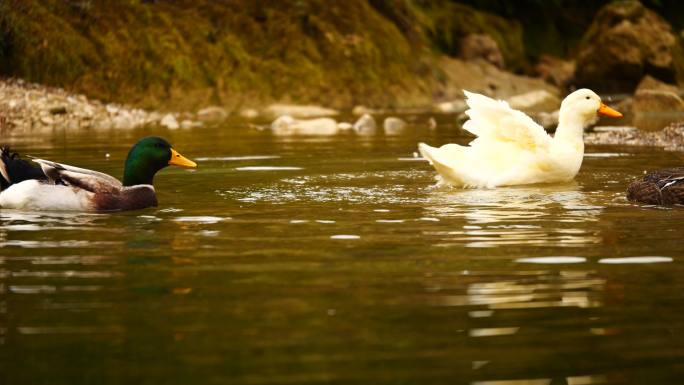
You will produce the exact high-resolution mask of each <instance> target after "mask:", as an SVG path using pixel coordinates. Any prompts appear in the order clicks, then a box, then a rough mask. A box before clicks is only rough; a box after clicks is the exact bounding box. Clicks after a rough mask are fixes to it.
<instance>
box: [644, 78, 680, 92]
mask: <svg viewBox="0 0 684 385" xmlns="http://www.w3.org/2000/svg"><path fill="white" fill-rule="evenodd" d="M644 90H655V91H669V92H672V93H676V94H679V93H680V91H679V88H677V87H676V86H673V85H671V84H667V83H664V82H661V81H660V80H658V79H656V78H654V77H652V76H650V75H646V76H644V77H643V79H641V81H640V82H639V85H638V86H637V88H636V92H639V91H644Z"/></svg>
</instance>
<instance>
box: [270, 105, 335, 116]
mask: <svg viewBox="0 0 684 385" xmlns="http://www.w3.org/2000/svg"><path fill="white" fill-rule="evenodd" d="M266 113H267V114H269V115H271V116H283V115H289V116H292V117H294V118H318V117H323V116H335V115H338V114H339V112H338V111H337V110H333V109H330V108H325V107H321V106H313V105H308V106H300V105H292V104H272V105H270V106H268V107H267V108H266Z"/></svg>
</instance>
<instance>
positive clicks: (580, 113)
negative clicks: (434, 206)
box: [418, 89, 622, 188]
mask: <svg viewBox="0 0 684 385" xmlns="http://www.w3.org/2000/svg"><path fill="white" fill-rule="evenodd" d="M464 93H465V95H466V103H467V104H468V107H469V109H468V110H467V111H466V115H468V117H469V118H470V120H468V121H467V122H466V123H465V124H464V125H463V128H464V129H466V130H467V131H469V132H471V133H472V134H475V135H476V136H477V138H476V139H475V140H473V141H472V142H470V144H469V145H468V146H460V145H457V144H447V145H444V146H442V147H440V148H435V147H431V146H428V145H427V144H425V143H420V144H419V145H418V149H419V151H420V153H421V154H422V155H423V157H424V158H426V159H427V160H428V161H429V162H430V163H431V164H432V165H433V166H434V167H435V169H436V170H437V172H438V173H439V175H440V176H441V180H442V181H443V182H444V183H446V184H450V185H454V186H458V187H487V188H492V187H497V186H510V185H521V184H532V183H553V182H564V181H569V180H572V179H573V178H574V177H575V175H576V174H577V172H578V171H579V169H580V166H581V164H582V158H583V156H584V140H583V134H584V127H585V126H586V125H588V124H589V123H590V122H591V121H593V120H594V119H595V118H596V116H597V114H600V115H606V116H612V117H621V116H622V114H621V113H619V112H618V111H616V110H614V109H612V108H610V107H608V106H606V105H605V104H603V103H602V102H601V98H599V96H598V95H596V93H594V92H593V91H591V90H588V89H580V90H577V91H575V92H573V93H571V94H570V95H568V96H567V97H566V98H565V99H564V100H563V102H562V103H561V108H560V113H559V124H558V128H557V129H556V134H555V136H554V137H551V136H549V134H547V133H546V131H545V130H544V128H543V127H542V126H540V125H539V124H537V123H535V122H534V120H532V118H530V117H529V116H527V115H525V113H523V112H521V111H517V110H514V109H512V108H511V107H510V106H509V105H508V103H506V102H505V101H500V100H499V101H497V100H494V99H491V98H488V97H486V96H484V95H479V94H476V93H472V92H468V91H464Z"/></svg>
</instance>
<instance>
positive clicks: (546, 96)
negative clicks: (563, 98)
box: [508, 90, 560, 112]
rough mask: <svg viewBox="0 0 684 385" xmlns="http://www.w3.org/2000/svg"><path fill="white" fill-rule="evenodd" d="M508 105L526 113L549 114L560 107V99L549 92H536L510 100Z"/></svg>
mask: <svg viewBox="0 0 684 385" xmlns="http://www.w3.org/2000/svg"><path fill="white" fill-rule="evenodd" d="M508 105H509V106H511V108H513V109H516V110H521V111H525V112H542V111H544V112H549V111H555V110H557V109H558V108H559V107H560V99H559V98H558V96H556V95H554V94H552V93H551V92H549V91H547V90H536V91H530V92H526V93H524V94H520V95H515V96H513V97H511V98H509V99H508Z"/></svg>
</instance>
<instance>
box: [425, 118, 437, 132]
mask: <svg viewBox="0 0 684 385" xmlns="http://www.w3.org/2000/svg"><path fill="white" fill-rule="evenodd" d="M427 125H428V128H429V129H431V130H434V129H435V128H437V121H436V120H435V118H433V117H430V119H428V122H427Z"/></svg>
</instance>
